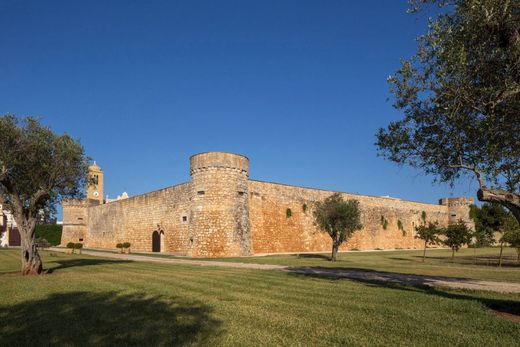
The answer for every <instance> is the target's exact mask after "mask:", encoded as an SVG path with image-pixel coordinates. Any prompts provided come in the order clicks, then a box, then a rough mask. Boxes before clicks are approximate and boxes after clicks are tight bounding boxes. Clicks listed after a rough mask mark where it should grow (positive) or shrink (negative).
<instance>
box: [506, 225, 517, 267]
mask: <svg viewBox="0 0 520 347" xmlns="http://www.w3.org/2000/svg"><path fill="white" fill-rule="evenodd" d="M502 239H503V240H504V242H506V243H508V244H509V246H511V247H513V248H515V249H516V253H517V258H516V261H517V262H518V263H520V228H516V229H512V230H508V231H506V232H505V233H504V236H502Z"/></svg>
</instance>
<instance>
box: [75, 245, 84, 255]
mask: <svg viewBox="0 0 520 347" xmlns="http://www.w3.org/2000/svg"><path fill="white" fill-rule="evenodd" d="M82 248H83V244H82V243H75V244H74V249H77V250H78V253H79V254H81V249H82Z"/></svg>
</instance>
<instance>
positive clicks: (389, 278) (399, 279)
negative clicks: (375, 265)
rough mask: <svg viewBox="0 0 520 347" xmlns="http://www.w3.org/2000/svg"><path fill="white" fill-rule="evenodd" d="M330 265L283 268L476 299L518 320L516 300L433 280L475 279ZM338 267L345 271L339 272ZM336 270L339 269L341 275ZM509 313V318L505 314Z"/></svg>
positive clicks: (519, 310)
mask: <svg viewBox="0 0 520 347" xmlns="http://www.w3.org/2000/svg"><path fill="white" fill-rule="evenodd" d="M330 269H331V268H315V267H312V268H309V267H307V268H302V267H295V268H288V269H287V271H288V272H289V273H290V274H292V275H294V276H298V277H314V278H322V279H328V280H338V281H339V280H345V279H347V280H351V281H354V282H359V283H363V284H365V285H367V286H370V287H378V288H390V289H396V290H404V291H409V292H420V293H424V294H427V295H436V296H441V297H444V298H449V299H461V300H470V301H478V302H480V303H481V304H483V305H485V306H486V307H487V308H488V309H490V310H493V311H494V312H496V313H499V314H501V316H502V317H504V318H506V319H509V320H513V321H520V301H515V300H502V299H491V298H488V297H486V296H485V295H484V294H479V292H478V291H475V292H468V293H467V294H466V293H453V292H450V291H447V290H443V289H442V287H439V286H438V283H436V282H435V281H437V280H439V281H445V282H465V283H472V282H475V280H473V279H468V278H460V277H443V276H420V275H414V274H401V273H393V272H383V271H375V270H369V269H367V270H365V269H356V268H333V269H332V270H336V271H334V272H330V271H327V270H330ZM342 270H346V271H345V272H343V271H342ZM340 272H343V274H341V273H340ZM507 316H509V317H507Z"/></svg>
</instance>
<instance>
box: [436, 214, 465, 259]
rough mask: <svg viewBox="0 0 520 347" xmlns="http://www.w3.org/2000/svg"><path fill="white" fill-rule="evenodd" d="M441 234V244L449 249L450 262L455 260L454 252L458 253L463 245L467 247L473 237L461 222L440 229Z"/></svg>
mask: <svg viewBox="0 0 520 347" xmlns="http://www.w3.org/2000/svg"><path fill="white" fill-rule="evenodd" d="M441 234H442V236H444V238H443V240H442V243H444V244H445V245H446V246H448V247H450V248H451V260H452V261H453V260H454V258H455V252H458V251H459V249H460V248H461V247H462V246H463V245H469V243H470V242H471V239H472V237H473V232H472V231H471V230H470V229H469V228H468V226H467V225H466V223H464V222H463V221H459V222H458V223H455V224H450V225H448V226H447V227H445V228H443V229H442V233H441Z"/></svg>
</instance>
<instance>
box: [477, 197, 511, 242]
mask: <svg viewBox="0 0 520 347" xmlns="http://www.w3.org/2000/svg"><path fill="white" fill-rule="evenodd" d="M491 205H493V207H492V206H491ZM495 206H496V207H497V208H498V209H500V211H496V209H495ZM503 211H504V209H503V208H502V207H501V206H500V205H498V204H489V203H485V204H484V205H482V207H479V206H477V205H471V206H470V218H471V219H472V220H473V222H474V223H475V232H474V234H473V235H474V237H475V242H474V244H473V247H475V248H480V247H487V246H492V245H493V244H494V243H495V232H497V231H499V229H500V224H499V223H498V227H497V222H496V221H495V220H494V219H495V217H493V214H495V213H501V212H503Z"/></svg>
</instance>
